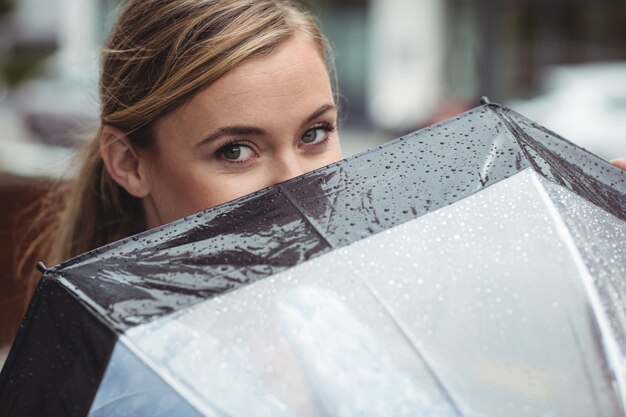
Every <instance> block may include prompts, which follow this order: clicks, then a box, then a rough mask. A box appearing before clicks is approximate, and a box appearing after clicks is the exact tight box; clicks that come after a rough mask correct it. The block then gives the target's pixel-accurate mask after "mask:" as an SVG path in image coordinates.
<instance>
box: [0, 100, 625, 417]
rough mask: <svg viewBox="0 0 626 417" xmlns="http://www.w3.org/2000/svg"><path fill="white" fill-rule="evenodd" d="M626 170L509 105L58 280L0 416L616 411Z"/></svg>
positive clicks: (141, 242)
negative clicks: (522, 114)
mask: <svg viewBox="0 0 626 417" xmlns="http://www.w3.org/2000/svg"><path fill="white" fill-rule="evenodd" d="M624 243H626V173H625V172H622V171H621V170H619V169H617V168H615V167H612V166H611V165H610V164H608V163H607V162H605V161H602V160H601V159H599V158H597V157H595V156H594V155H592V154H590V153H588V152H586V151H585V150H583V149H580V148H578V147H576V146H575V145H573V144H572V143H570V142H567V141H566V140H565V139H563V138H560V137H558V136H557V135H555V134H554V133H552V132H550V131H548V130H546V129H544V128H542V127H541V126H539V125H537V124H535V123H533V122H532V121H530V120H528V119H526V118H524V117H523V116H521V115H519V114H517V113H515V112H513V111H511V110H508V109H506V108H503V107H500V106H498V105H495V104H486V105H483V106H480V107H477V108H475V109H473V110H471V111H469V112H467V113H464V114H462V115H460V116H458V117H456V118H453V119H450V120H448V121H446V122H443V123H441V124H438V125H435V126H432V127H428V128H425V129H423V130H420V131H418V132H415V133H412V134H409V135H407V136H404V137H401V138H399V139H397V140H395V141H393V142H390V143H388V144H385V145H383V146H381V147H379V148H376V149H373V150H370V151H368V152H365V153H363V154H360V155H357V156H355V157H352V158H348V159H346V160H343V161H340V162H338V163H336V164H333V165H330V166H327V167H324V168H322V169H319V170H316V171H313V172H310V173H308V174H305V175H303V176H301V177H298V178H294V179H292V180H289V181H286V182H283V183H281V184H277V185H275V186H272V187H269V188H266V189H264V190H261V191H258V192H256V193H253V194H250V195H248V196H244V197H242V198H240V199H238V200H235V201H233V202H230V203H227V204H224V205H222V206H218V207H215V208H212V209H209V210H206V211H204V212H201V213H198V214H197V215H193V216H189V217H187V218H185V219H181V220H179V221H176V222H174V223H171V224H168V225H165V226H162V227H159V228H157V229H154V230H150V231H147V232H145V233H142V234H140V235H137V236H134V237H132V238H128V239H125V240H122V241H119V242H116V243H113V244H110V245H108V246H106V247H103V248H100V249H96V250H94V251H92V252H90V253H86V254H84V255H81V256H79V257H77V258H75V259H72V260H69V261H67V262H65V263H63V264H61V265H58V266H56V267H53V268H50V269H46V270H45V273H44V274H43V278H42V280H41V282H40V284H39V286H38V288H37V290H36V293H35V295H34V297H33V300H32V302H31V305H30V307H29V309H28V311H27V313H26V316H25V318H24V321H23V324H22V327H21V329H20V331H19V334H18V336H17V338H16V340H15V342H14V345H13V347H12V350H11V352H10V354H9V357H8V359H7V362H6V364H5V367H4V369H3V370H2V374H1V375H0V414H2V415H3V416H18V415H19V416H22V415H67V416H118V415H119V416H129V415H133V416H156V415H189V416H203V415H220V416H222V415H223V416H250V415H255V416H270V415H272V416H275V415H276V416H294V415H301V416H318V415H319V416H322V415H340V416H353V415H354V416H356V415H358V416H368V415H372V416H373V415H393V416H403V415H406V416H409V415H410V416H415V415H420V416H496V415H497V416H589V415H594V416H615V415H623V413H624V403H623V401H624V398H626V397H624V394H625V393H626V383H625V375H624V353H625V352H626V311H625V309H624V303H623V301H622V300H623V297H624V296H625V295H626V281H624V277H626V251H625V250H624Z"/></svg>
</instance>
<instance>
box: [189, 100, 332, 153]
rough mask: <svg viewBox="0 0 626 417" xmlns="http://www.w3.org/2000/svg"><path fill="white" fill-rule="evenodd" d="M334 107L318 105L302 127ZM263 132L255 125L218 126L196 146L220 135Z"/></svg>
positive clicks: (328, 104) (257, 133)
mask: <svg viewBox="0 0 626 417" xmlns="http://www.w3.org/2000/svg"><path fill="white" fill-rule="evenodd" d="M336 108H337V106H335V105H334V104H331V103H327V104H323V105H322V106H320V108H318V109H317V110H315V111H314V112H313V113H311V115H310V116H309V117H307V118H306V119H305V121H304V122H303V123H302V127H303V128H304V127H305V126H306V125H308V124H309V123H311V122H313V121H314V120H315V119H317V118H318V117H320V116H321V115H323V114H324V113H326V112H328V111H330V110H335V109H336ZM265 134H266V132H265V130H263V129H261V128H259V127H255V126H245V125H233V126H224V127H220V128H219V129H217V130H216V131H215V132H213V133H210V134H209V135H207V136H205V137H204V138H203V139H201V140H200V141H199V142H198V146H201V145H205V144H207V143H210V142H213V141H214V140H216V139H219V138H221V137H222V136H249V135H256V136H262V135H265Z"/></svg>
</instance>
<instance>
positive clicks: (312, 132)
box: [301, 126, 330, 143]
mask: <svg viewBox="0 0 626 417" xmlns="http://www.w3.org/2000/svg"><path fill="white" fill-rule="evenodd" d="M329 130H330V129H329V128H327V127H324V126H318V127H314V128H313V129H309V130H307V131H306V132H304V135H302V138H301V140H302V142H304V143H319V142H323V141H324V140H325V139H326V138H327V137H328V131H329Z"/></svg>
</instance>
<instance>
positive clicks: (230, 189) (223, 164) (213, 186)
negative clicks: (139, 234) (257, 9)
mask: <svg viewBox="0 0 626 417" xmlns="http://www.w3.org/2000/svg"><path fill="white" fill-rule="evenodd" d="M336 127H337V108H336V105H335V103H334V99H333V93H332V89H331V84H330V80H329V76H328V72H327V70H326V67H325V65H324V62H323V60H322V58H321V57H320V54H319V53H318V51H317V50H316V48H315V46H314V44H313V43H312V42H311V41H310V40H309V39H307V38H306V37H304V36H296V37H294V38H293V39H290V40H288V41H286V42H285V43H284V44H283V45H282V46H281V47H280V48H279V49H278V50H277V51H275V52H274V53H272V54H271V55H269V56H266V57H262V58H258V59H254V60H251V61H249V62H246V63H243V64H242V65H240V66H238V67H236V68H234V69H233V70H232V71H230V72H229V73H227V74H226V75H224V76H223V77H222V78H220V79H218V80H217V81H216V82H215V83H213V84H211V85H210V86H209V87H207V88H206V89H204V90H202V91H201V92H200V93H198V94H197V95H196V96H195V97H194V98H192V99H191V100H190V101H189V102H188V103H186V104H185V105H183V106H182V107H180V108H178V109H176V110H174V111H173V112H171V113H169V114H167V115H165V116H163V117H162V118H161V119H160V120H158V121H157V123H156V126H155V135H156V147H155V149H151V150H149V151H147V152H141V153H140V152H136V151H135V150H134V149H133V148H132V147H131V146H130V144H129V142H128V140H127V139H126V137H125V136H124V133H123V132H120V131H119V130H117V129H115V128H113V127H110V126H107V127H105V128H104V129H103V134H102V138H101V155H102V159H103V160H104V163H105V165H106V167H107V169H108V171H109V173H110V174H111V176H112V177H113V179H114V180H115V181H116V182H117V183H118V184H120V185H121V186H122V187H124V188H125V189H126V191H128V192H129V193H130V194H131V195H133V196H135V197H137V198H140V199H141V201H142V204H143V207H144V210H145V213H146V219H147V226H148V227H149V228H152V227H156V226H159V225H161V224H165V223H168V222H170V221H173V220H175V219H178V218H181V217H184V216H186V215H189V214H192V213H195V212H198V211H201V210H204V209H206V208H209V207H213V206H215V205H218V204H221V203H224V202H227V201H230V200H233V199H235V198H237V197H240V196H243V195H245V194H248V193H251V192H253V191H256V190H259V189H261V188H264V187H267V186H269V185H272V184H276V183H279V182H282V181H285V180H287V179H289V178H293V177H295V176H298V175H301V174H304V173H306V172H309V171H312V170H314V169H316V168H320V167H322V166H325V165H328V164H330V163H333V162H336V161H338V160H339V159H341V148H340V146H339V138H338V136H337V131H336Z"/></svg>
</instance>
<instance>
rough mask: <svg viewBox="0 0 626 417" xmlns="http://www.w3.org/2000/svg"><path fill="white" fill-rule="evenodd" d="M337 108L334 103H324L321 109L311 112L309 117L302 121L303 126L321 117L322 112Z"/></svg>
mask: <svg viewBox="0 0 626 417" xmlns="http://www.w3.org/2000/svg"><path fill="white" fill-rule="evenodd" d="M336 108H337V106H335V105H334V104H332V103H327V104H324V105H322V106H321V107H320V108H319V109H317V110H315V111H314V112H313V113H311V115H310V116H309V117H307V118H306V120H305V121H304V122H303V123H302V127H305V126H306V125H308V124H309V123H311V122H312V121H314V120H315V119H317V118H318V117H320V116H321V115H322V114H324V113H326V112H327V111H330V110H335V109H336Z"/></svg>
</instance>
